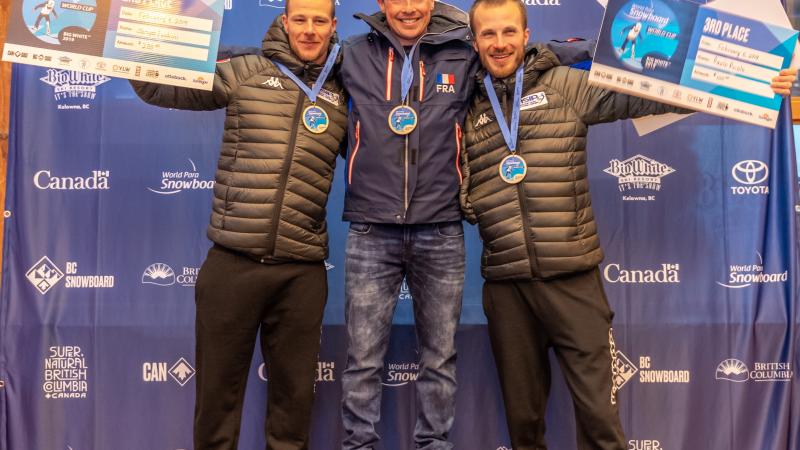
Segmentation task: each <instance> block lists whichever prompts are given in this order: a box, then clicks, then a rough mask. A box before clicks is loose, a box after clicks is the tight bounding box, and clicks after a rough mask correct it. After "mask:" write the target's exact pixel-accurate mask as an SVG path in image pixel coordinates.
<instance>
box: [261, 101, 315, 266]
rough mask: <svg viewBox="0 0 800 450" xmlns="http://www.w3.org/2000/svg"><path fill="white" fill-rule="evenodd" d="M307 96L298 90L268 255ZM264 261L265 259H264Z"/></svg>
mask: <svg viewBox="0 0 800 450" xmlns="http://www.w3.org/2000/svg"><path fill="white" fill-rule="evenodd" d="M304 98H305V96H304V95H303V93H302V92H298V95H297V105H295V108H294V116H292V117H294V120H293V121H292V134H291V135H290V137H289V146H288V148H287V152H286V156H284V157H283V168H282V169H281V177H280V178H279V179H278V198H277V199H276V200H275V211H274V212H273V213H272V227H271V230H270V233H269V236H268V238H269V240H268V241H267V256H275V241H276V240H277V239H278V236H277V233H278V225H279V223H280V219H281V209H283V199H284V197H286V184H287V183H288V181H289V168H290V167H291V165H292V156H294V146H295V144H296V143H297V128H298V127H299V126H300V118H301V114H302V113H303V99H304ZM262 262H263V259H262Z"/></svg>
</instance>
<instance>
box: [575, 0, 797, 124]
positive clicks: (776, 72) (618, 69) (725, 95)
mask: <svg viewBox="0 0 800 450" xmlns="http://www.w3.org/2000/svg"><path fill="white" fill-rule="evenodd" d="M796 42H797V32H796V31H794V30H791V29H786V28H782V27H778V26H774V25H770V24H765V23H762V22H758V21H754V20H751V19H748V18H745V17H741V16H737V15H734V14H731V13H728V12H723V11H720V10H716V9H713V8H712V7H710V6H705V5H698V4H696V3H692V2H688V1H680V0H610V1H609V2H608V7H607V9H606V16H605V19H604V21H603V25H602V29H601V31H600V37H599V39H598V45H597V51H596V55H595V60H594V63H593V66H592V73H591V76H590V80H591V81H590V82H591V83H593V84H596V85H599V86H602V87H605V88H608V89H612V90H617V91H621V92H626V93H629V94H633V95H637V96H641V97H647V98H652V99H655V100H658V101H661V102H664V103H669V104H673V105H677V106H682V107H685V108H689V109H693V110H696V111H702V112H707V113H710V114H715V115H719V116H723V117H727V118H731V119H736V120H740V121H743V122H747V123H751V124H756V125H761V126H765V127H769V128H774V127H775V124H776V122H777V118H778V110H779V109H780V105H781V101H782V100H783V99H782V98H781V97H780V95H785V94H788V90H789V88H790V85H791V81H793V80H794V76H795V74H796V71H794V70H792V69H787V68H788V66H789V63H790V59H791V56H792V53H793V51H794V47H795V44H796ZM779 94H780V95H779Z"/></svg>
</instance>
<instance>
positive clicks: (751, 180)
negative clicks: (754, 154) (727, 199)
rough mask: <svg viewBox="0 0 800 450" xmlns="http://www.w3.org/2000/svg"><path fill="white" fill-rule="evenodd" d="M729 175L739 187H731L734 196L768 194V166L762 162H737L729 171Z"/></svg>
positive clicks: (751, 160) (748, 160) (753, 160)
mask: <svg viewBox="0 0 800 450" xmlns="http://www.w3.org/2000/svg"><path fill="white" fill-rule="evenodd" d="M731 175H732V176H733V179H734V180H736V182H738V183H739V184H740V185H741V186H731V192H732V193H733V194H734V195H759V194H760V195H764V194H769V186H767V185H766V184H765V183H767V182H768V180H769V166H767V164H766V163H764V162H763V161H758V160H756V159H747V160H744V161H739V162H738V163H736V164H735V165H734V166H733V168H732V169H731Z"/></svg>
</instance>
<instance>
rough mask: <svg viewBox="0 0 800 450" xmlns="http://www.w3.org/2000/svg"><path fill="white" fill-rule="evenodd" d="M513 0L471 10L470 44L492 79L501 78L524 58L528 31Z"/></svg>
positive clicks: (512, 70)
mask: <svg viewBox="0 0 800 450" xmlns="http://www.w3.org/2000/svg"><path fill="white" fill-rule="evenodd" d="M514 1H515V0H509V1H507V2H505V3H502V4H500V5H485V4H480V5H478V6H477V7H476V8H475V10H474V11H473V16H472V32H473V33H474V34H475V41H474V42H473V45H474V46H475V50H476V51H477V52H478V55H479V56H480V58H481V63H482V64H483V67H485V68H486V70H487V71H488V72H489V73H490V74H491V75H492V76H493V77H495V78H505V77H507V76H509V75H511V74H512V73H514V71H515V70H516V69H517V67H519V65H520V64H522V60H523V59H524V58H525V44H526V43H527V42H528V37H530V31H529V30H528V29H527V28H526V27H525V25H524V18H523V15H522V13H521V12H520V8H519V5H517V4H515V3H514Z"/></svg>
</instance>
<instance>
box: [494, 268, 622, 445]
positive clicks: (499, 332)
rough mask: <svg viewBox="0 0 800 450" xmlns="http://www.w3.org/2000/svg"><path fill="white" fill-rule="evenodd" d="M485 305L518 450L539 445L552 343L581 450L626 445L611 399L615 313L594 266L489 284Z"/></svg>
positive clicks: (542, 440)
mask: <svg viewBox="0 0 800 450" xmlns="http://www.w3.org/2000/svg"><path fill="white" fill-rule="evenodd" d="M483 306H484V311H485V312H486V316H487V318H488V321H489V335H490V338H491V342H492V350H493V352H494V358H495V363H496V364H497V370H498V373H499V375H500V384H501V387H502V389H503V399H504V401H505V408H506V417H507V419H508V427H509V432H510V434H511V445H512V447H513V448H514V450H534V449H536V450H541V449H546V448H547V446H546V444H545V441H544V432H545V423H544V417H545V406H546V404H547V396H548V393H549V391H550V363H549V360H548V349H549V348H550V347H552V348H553V349H554V351H555V355H556V357H557V359H558V362H559V364H560V365H561V369H562V372H563V373H564V375H565V377H566V381H567V385H568V386H569V389H570V393H571V394H572V399H573V403H574V406H575V418H576V423H577V434H578V435H577V442H578V446H577V448H578V450H624V449H625V437H624V435H623V432H622V426H621V425H620V421H619V412H618V409H617V405H616V398H613V397H612V388H611V386H612V355H611V343H612V342H613V338H612V337H611V319H612V317H613V313H612V312H611V310H610V308H609V306H608V301H607V300H606V296H605V293H604V292H603V285H602V283H601V280H600V273H599V271H598V270H597V269H594V270H590V271H587V272H581V273H578V274H574V275H570V276H567V277H563V278H558V279H553V280H547V281H521V282H514V281H487V282H485V283H484V285H483Z"/></svg>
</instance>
